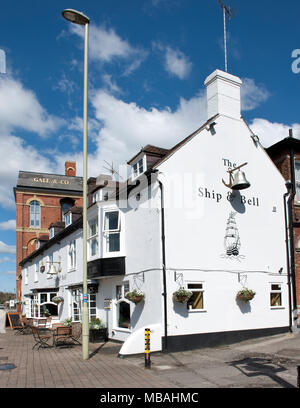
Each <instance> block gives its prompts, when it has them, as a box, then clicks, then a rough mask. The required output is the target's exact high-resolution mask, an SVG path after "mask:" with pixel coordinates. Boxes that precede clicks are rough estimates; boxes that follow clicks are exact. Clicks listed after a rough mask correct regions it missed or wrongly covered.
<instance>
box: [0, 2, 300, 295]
mask: <svg viewBox="0 0 300 408" xmlns="http://www.w3.org/2000/svg"><path fill="white" fill-rule="evenodd" d="M225 3H226V4H227V5H230V6H231V7H232V9H233V10H234V14H235V16H234V18H233V19H232V20H231V21H229V22H228V26H227V31H228V32H227V34H228V71H229V72H230V73H231V74H233V75H237V76H239V77H240V78H241V79H242V80H243V87H242V107H243V116H244V117H245V119H246V120H247V122H248V124H249V125H250V126H251V127H252V129H253V130H254V131H255V132H256V133H257V134H258V135H259V136H260V139H261V142H262V144H263V145H264V146H265V147H267V146H269V145H271V144H273V143H275V142H277V141H278V140H280V139H282V138H284V137H287V136H288V129H289V128H291V127H293V129H294V135H295V136H296V137H298V136H299V135H300V125H299V124H300V115H299V102H298V101H299V91H300V74H298V73H296V72H297V71H298V69H296V70H295V69H294V70H293V69H292V64H293V62H294V67H296V68H298V65H299V68H300V61H299V64H298V62H297V60H296V59H295V58H292V52H293V51H294V50H297V49H300V35H299V34H300V26H299V15H300V4H299V2H298V1H297V0H286V1H285V2H284V3H282V2H279V1H273V0H260V1H258V0H252V1H247V2H246V1H244V0H243V1H242V0H232V1H229V0H228V1H227V2H225ZM64 8H73V9H77V10H79V11H82V12H84V13H85V14H87V15H88V16H89V18H90V20H91V24H90V37H89V176H97V175H98V174H100V173H101V172H104V168H103V166H104V165H105V163H104V162H103V160H106V161H108V162H114V165H115V166H116V167H118V166H120V168H119V171H120V173H121V174H123V172H125V169H126V165H125V163H126V161H127V160H128V159H130V158H131V157H132V156H134V155H135V153H136V152H137V151H138V150H139V149H140V148H141V147H142V146H145V145H146V144H147V143H152V144H154V145H157V146H161V147H167V148H168V147H172V146H173V145H174V144H176V143H177V142H178V141H179V140H181V139H183V138H184V137H186V136H187V135H188V134H190V133H191V132H192V131H194V130H195V129H196V128H198V127H199V126H200V125H201V124H202V123H203V122H204V121H205V120H206V106H205V103H206V99H205V88H204V85H203V83H204V80H205V78H206V77H207V76H208V75H209V74H210V73H211V72H213V71H214V70H215V69H217V68H218V69H224V52H223V20H222V10H221V8H220V6H219V4H218V1H217V0H122V1H121V0H101V2H98V1H95V0H85V1H82V0H73V1H71V2H64V4H62V2H61V1H58V0H52V1H43V2H41V1H37V0H36V1H34V0H27V1H26V2H23V1H17V4H16V2H5V4H3V5H2V7H1V15H2V18H1V24H0V49H2V50H4V51H5V54H6V74H0V155H1V160H0V180H1V183H0V290H5V291H10V290H14V288H15V203H14V197H13V187H14V185H15V184H16V181H17V175H18V171H19V170H25V171H40V172H53V173H58V174H63V172H64V162H65V160H67V159H74V160H76V161H77V167H78V171H79V175H82V172H81V166H82V93H83V91H82V88H83V87H82V83H83V29H82V27H79V26H75V25H73V24H70V23H69V22H67V21H66V20H64V19H63V18H62V16H61V12H62V10H63V9H64ZM294 55H297V52H296V54H294ZM299 56H300V51H299Z"/></svg>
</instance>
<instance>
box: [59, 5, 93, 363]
mask: <svg viewBox="0 0 300 408" xmlns="http://www.w3.org/2000/svg"><path fill="white" fill-rule="evenodd" d="M62 15H63V17H64V18H65V19H66V20H68V21H70V22H71V23H75V24H80V25H84V27H85V32H84V89H83V226H82V227H83V307H82V357H83V359H84V360H87V359H88V358H89V311H88V303H87V301H88V295H87V101H88V38H89V22H90V19H89V18H88V17H87V16H85V15H84V14H83V13H81V12H79V11H76V10H72V9H66V10H64V11H63V12H62Z"/></svg>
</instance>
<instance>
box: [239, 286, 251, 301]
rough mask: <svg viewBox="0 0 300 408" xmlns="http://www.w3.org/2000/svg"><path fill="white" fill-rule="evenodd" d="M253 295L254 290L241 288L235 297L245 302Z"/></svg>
mask: <svg viewBox="0 0 300 408" xmlns="http://www.w3.org/2000/svg"><path fill="white" fill-rule="evenodd" d="M254 296H255V292H254V291H253V290H251V289H248V288H243V289H241V290H240V291H239V292H238V293H237V295H236V297H237V299H239V300H242V301H243V302H246V303H247V302H249V300H251V299H253V298H254Z"/></svg>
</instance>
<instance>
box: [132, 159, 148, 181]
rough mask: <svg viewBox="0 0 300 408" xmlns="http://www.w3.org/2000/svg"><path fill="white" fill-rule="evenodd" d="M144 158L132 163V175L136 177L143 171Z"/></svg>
mask: <svg viewBox="0 0 300 408" xmlns="http://www.w3.org/2000/svg"><path fill="white" fill-rule="evenodd" d="M144 171H145V169H144V158H143V157H142V158H141V159H139V160H138V161H137V162H136V163H134V164H133V165H132V177H133V178H136V177H138V176H139V175H141V174H142V173H144Z"/></svg>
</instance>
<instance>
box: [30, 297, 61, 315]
mask: <svg viewBox="0 0 300 408" xmlns="http://www.w3.org/2000/svg"><path fill="white" fill-rule="evenodd" d="M54 296H57V293H56V292H41V293H36V294H34V295H33V296H30V298H28V301H27V302H28V303H27V306H28V307H27V310H28V314H29V316H28V317H33V318H37V319H38V318H41V317H48V316H49V315H50V316H57V313H58V312H57V304H55V303H54V302H52V299H53V297H54Z"/></svg>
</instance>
